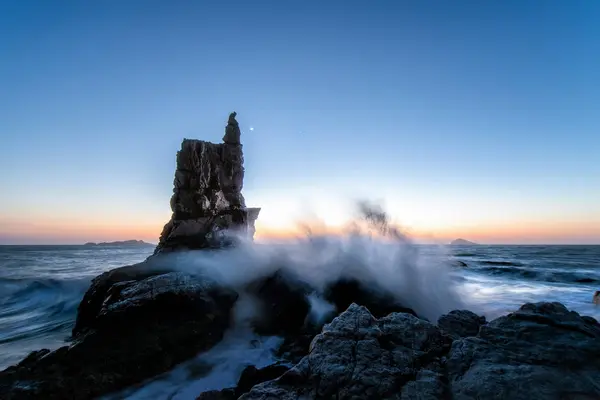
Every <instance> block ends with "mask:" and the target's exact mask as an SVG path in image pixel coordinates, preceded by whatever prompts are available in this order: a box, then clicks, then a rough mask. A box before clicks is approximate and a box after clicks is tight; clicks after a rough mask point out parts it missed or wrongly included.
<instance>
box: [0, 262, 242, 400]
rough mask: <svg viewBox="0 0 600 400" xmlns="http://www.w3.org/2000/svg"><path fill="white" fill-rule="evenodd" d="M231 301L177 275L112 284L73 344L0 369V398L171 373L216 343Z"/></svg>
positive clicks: (84, 393) (84, 392)
mask: <svg viewBox="0 0 600 400" xmlns="http://www.w3.org/2000/svg"><path fill="white" fill-rule="evenodd" d="M236 299H237V293H235V292H234V291H232V290H228V289H225V288H223V287H221V286H219V285H217V284H216V283H215V282H213V281H211V280H210V279H209V278H207V277H203V278H202V279H198V277H193V276H188V275H185V274H181V273H175V272H171V273H166V274H160V275H154V276H152V277H149V278H146V279H141V280H138V281H135V280H130V281H122V282H119V283H116V284H113V285H112V286H111V287H110V288H109V289H108V290H107V291H106V293H105V295H104V301H102V302H101V305H100V307H99V309H97V312H96V314H95V316H92V315H91V314H87V315H86V318H85V321H84V322H81V321H79V322H80V324H79V326H78V329H77V331H76V332H75V334H76V336H75V340H74V342H73V343H72V344H71V345H70V346H65V347H61V348H59V349H58V350H55V351H53V352H50V351H47V350H42V351H39V352H35V353H33V354H31V355H30V356H29V357H27V358H26V359H25V360H23V361H22V362H21V363H20V364H18V365H16V366H13V367H10V368H8V369H6V370H5V371H3V372H1V373H0V398H2V399H28V398H50V399H65V398H69V399H88V398H93V397H95V396H98V395H100V394H105V393H108V392H112V391H116V390H119V389H122V388H124V387H126V386H128V385H131V384H134V383H137V382H140V381H141V380H143V379H146V378H149V377H152V376H154V375H157V374H159V373H162V372H165V371H168V370H169V369H171V368H172V367H174V366H175V365H176V364H177V363H179V362H182V361H184V360H186V359H188V358H190V357H193V356H194V355H196V354H197V353H199V352H201V351H204V350H207V349H208V348H210V347H212V346H213V345H214V344H216V343H217V342H219V341H220V340H221V338H222V337H223V333H224V331H225V330H226V329H227V327H228V326H229V323H230V318H231V309H232V307H233V304H234V303H235V301H236ZM94 301H95V299H94Z"/></svg>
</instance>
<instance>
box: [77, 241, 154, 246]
mask: <svg viewBox="0 0 600 400" xmlns="http://www.w3.org/2000/svg"><path fill="white" fill-rule="evenodd" d="M84 246H102V247H105V246H132V247H147V246H154V245H153V244H152V243H148V242H144V241H143V240H122V241H117V242H100V243H94V242H88V243H86V244H84Z"/></svg>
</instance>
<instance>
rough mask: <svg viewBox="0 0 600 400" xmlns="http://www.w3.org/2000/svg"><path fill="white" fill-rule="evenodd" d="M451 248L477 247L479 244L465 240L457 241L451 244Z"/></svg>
mask: <svg viewBox="0 0 600 400" xmlns="http://www.w3.org/2000/svg"><path fill="white" fill-rule="evenodd" d="M450 245H451V246H477V243H473V242H469V241H468V240H465V239H456V240H453V241H451V242H450Z"/></svg>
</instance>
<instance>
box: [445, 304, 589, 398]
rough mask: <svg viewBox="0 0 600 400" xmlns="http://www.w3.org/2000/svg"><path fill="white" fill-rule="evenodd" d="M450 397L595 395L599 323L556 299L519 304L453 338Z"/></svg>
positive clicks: (449, 364)
mask: <svg viewBox="0 0 600 400" xmlns="http://www.w3.org/2000/svg"><path fill="white" fill-rule="evenodd" d="M447 370H448V376H449V381H450V384H451V388H452V395H453V398H454V399H456V400H461V399H475V398H478V399H490V400H494V399H515V400H520V399H523V400H526V399H527V400H529V399H599V398H600V385H599V384H598V383H599V382H600V325H598V322H597V321H596V320H594V319H593V318H587V317H581V316H580V315H579V314H577V313H576V312H573V311H568V310H567V309H566V308H565V307H564V306H563V305H562V304H560V303H536V304H525V305H523V306H522V307H521V308H520V309H519V310H518V311H516V312H514V313H512V314H509V315H506V316H504V317H500V318H498V319H496V320H494V321H492V322H490V323H488V324H487V325H483V326H482V327H481V328H480V330H479V333H478V334H477V336H475V337H467V338H464V339H461V340H457V341H455V342H454V343H453V344H452V349H451V350H450V353H449V354H448V362H447Z"/></svg>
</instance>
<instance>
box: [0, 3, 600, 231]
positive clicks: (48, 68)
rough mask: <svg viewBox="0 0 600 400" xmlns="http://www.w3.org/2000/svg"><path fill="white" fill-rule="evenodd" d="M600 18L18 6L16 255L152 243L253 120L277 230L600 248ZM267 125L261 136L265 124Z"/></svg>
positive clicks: (10, 211)
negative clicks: (177, 177) (386, 230)
mask: <svg viewBox="0 0 600 400" xmlns="http://www.w3.org/2000/svg"><path fill="white" fill-rule="evenodd" d="M599 18H600V3H598V2H593V1H568V2H566V1H552V0H550V1H528V0H521V1H517V0H515V1H489V2H482V1H466V0H465V1H453V2H447V1H441V0H440V1H374V2H367V1H327V2H320V1H311V0H308V1H235V2H234V1H219V2H216V1H172V2H164V1H160V2H159V1H154V0H146V1H133V0H132V1H127V2H116V1H113V2H106V1H97V2H82V1H60V0H58V1H53V2H48V1H26V0H25V1H19V2H3V3H1V4H0V54H2V55H3V56H2V59H1V61H0V87H1V88H2V89H1V90H0V137H1V139H0V169H1V170H2V171H3V174H2V175H1V176H0V192H1V193H2V195H1V196H0V242H1V243H39V242H43V243H51V242H57V241H58V242H69V243H72V242H81V241H86V240H104V239H121V238H123V239H129V238H131V237H126V236H131V235H133V236H136V238H137V237H141V236H143V237H144V238H146V239H153V238H154V239H155V238H156V237H157V236H158V235H159V233H160V229H161V228H162V225H163V224H164V223H165V222H166V221H167V220H168V218H169V216H170V210H169V202H168V200H169V197H170V194H171V190H172V178H173V172H174V166H175V152H176V150H177V149H178V148H179V144H180V141H181V139H182V138H183V137H192V138H199V139H206V140H211V141H219V140H220V139H221V137H222V135H223V130H224V125H225V122H226V119H227V115H228V114H229V112H230V111H233V110H236V111H237V112H238V113H239V118H238V120H239V121H240V124H241V127H242V131H243V137H242V140H243V143H244V146H245V147H244V151H245V158H246V180H245V189H244V194H245V197H246V199H247V203H249V204H250V205H255V206H262V207H263V211H262V214H261V218H260V225H259V233H260V231H263V232H272V231H285V230H289V229H291V227H292V226H293V224H294V221H296V220H297V219H301V218H303V217H304V216H305V215H308V214H310V213H309V211H310V212H314V213H317V214H318V215H319V216H320V217H322V218H323V219H324V220H325V221H326V222H328V223H331V224H333V225H335V224H338V223H341V221H343V220H344V219H345V218H346V217H347V216H348V215H349V214H348V213H349V210H350V209H351V205H352V201H353V200H354V199H356V198H361V197H368V198H371V199H374V200H381V201H382V202H383V204H384V205H385V207H386V208H387V209H388V210H389V211H390V213H391V214H392V216H393V217H394V218H395V219H396V220H397V221H398V222H400V223H401V224H403V225H405V226H406V227H407V228H409V229H410V230H411V231H414V232H415V233H416V234H419V235H425V236H428V235H429V236H431V235H433V236H435V237H440V238H444V239H443V240H446V238H450V237H453V236H456V235H459V234H460V235H461V236H465V235H466V236H470V237H471V238H474V239H479V240H481V241H484V242H502V243H513V242H514V243H530V242H545V243H553V242H562V243H599V242H600V129H599V128H600V112H599V106H600V90H598V88H599V87H600V72H598V71H600V24H598V23H597V21H598V20H599ZM250 127H253V128H254V129H253V130H252V131H250Z"/></svg>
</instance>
